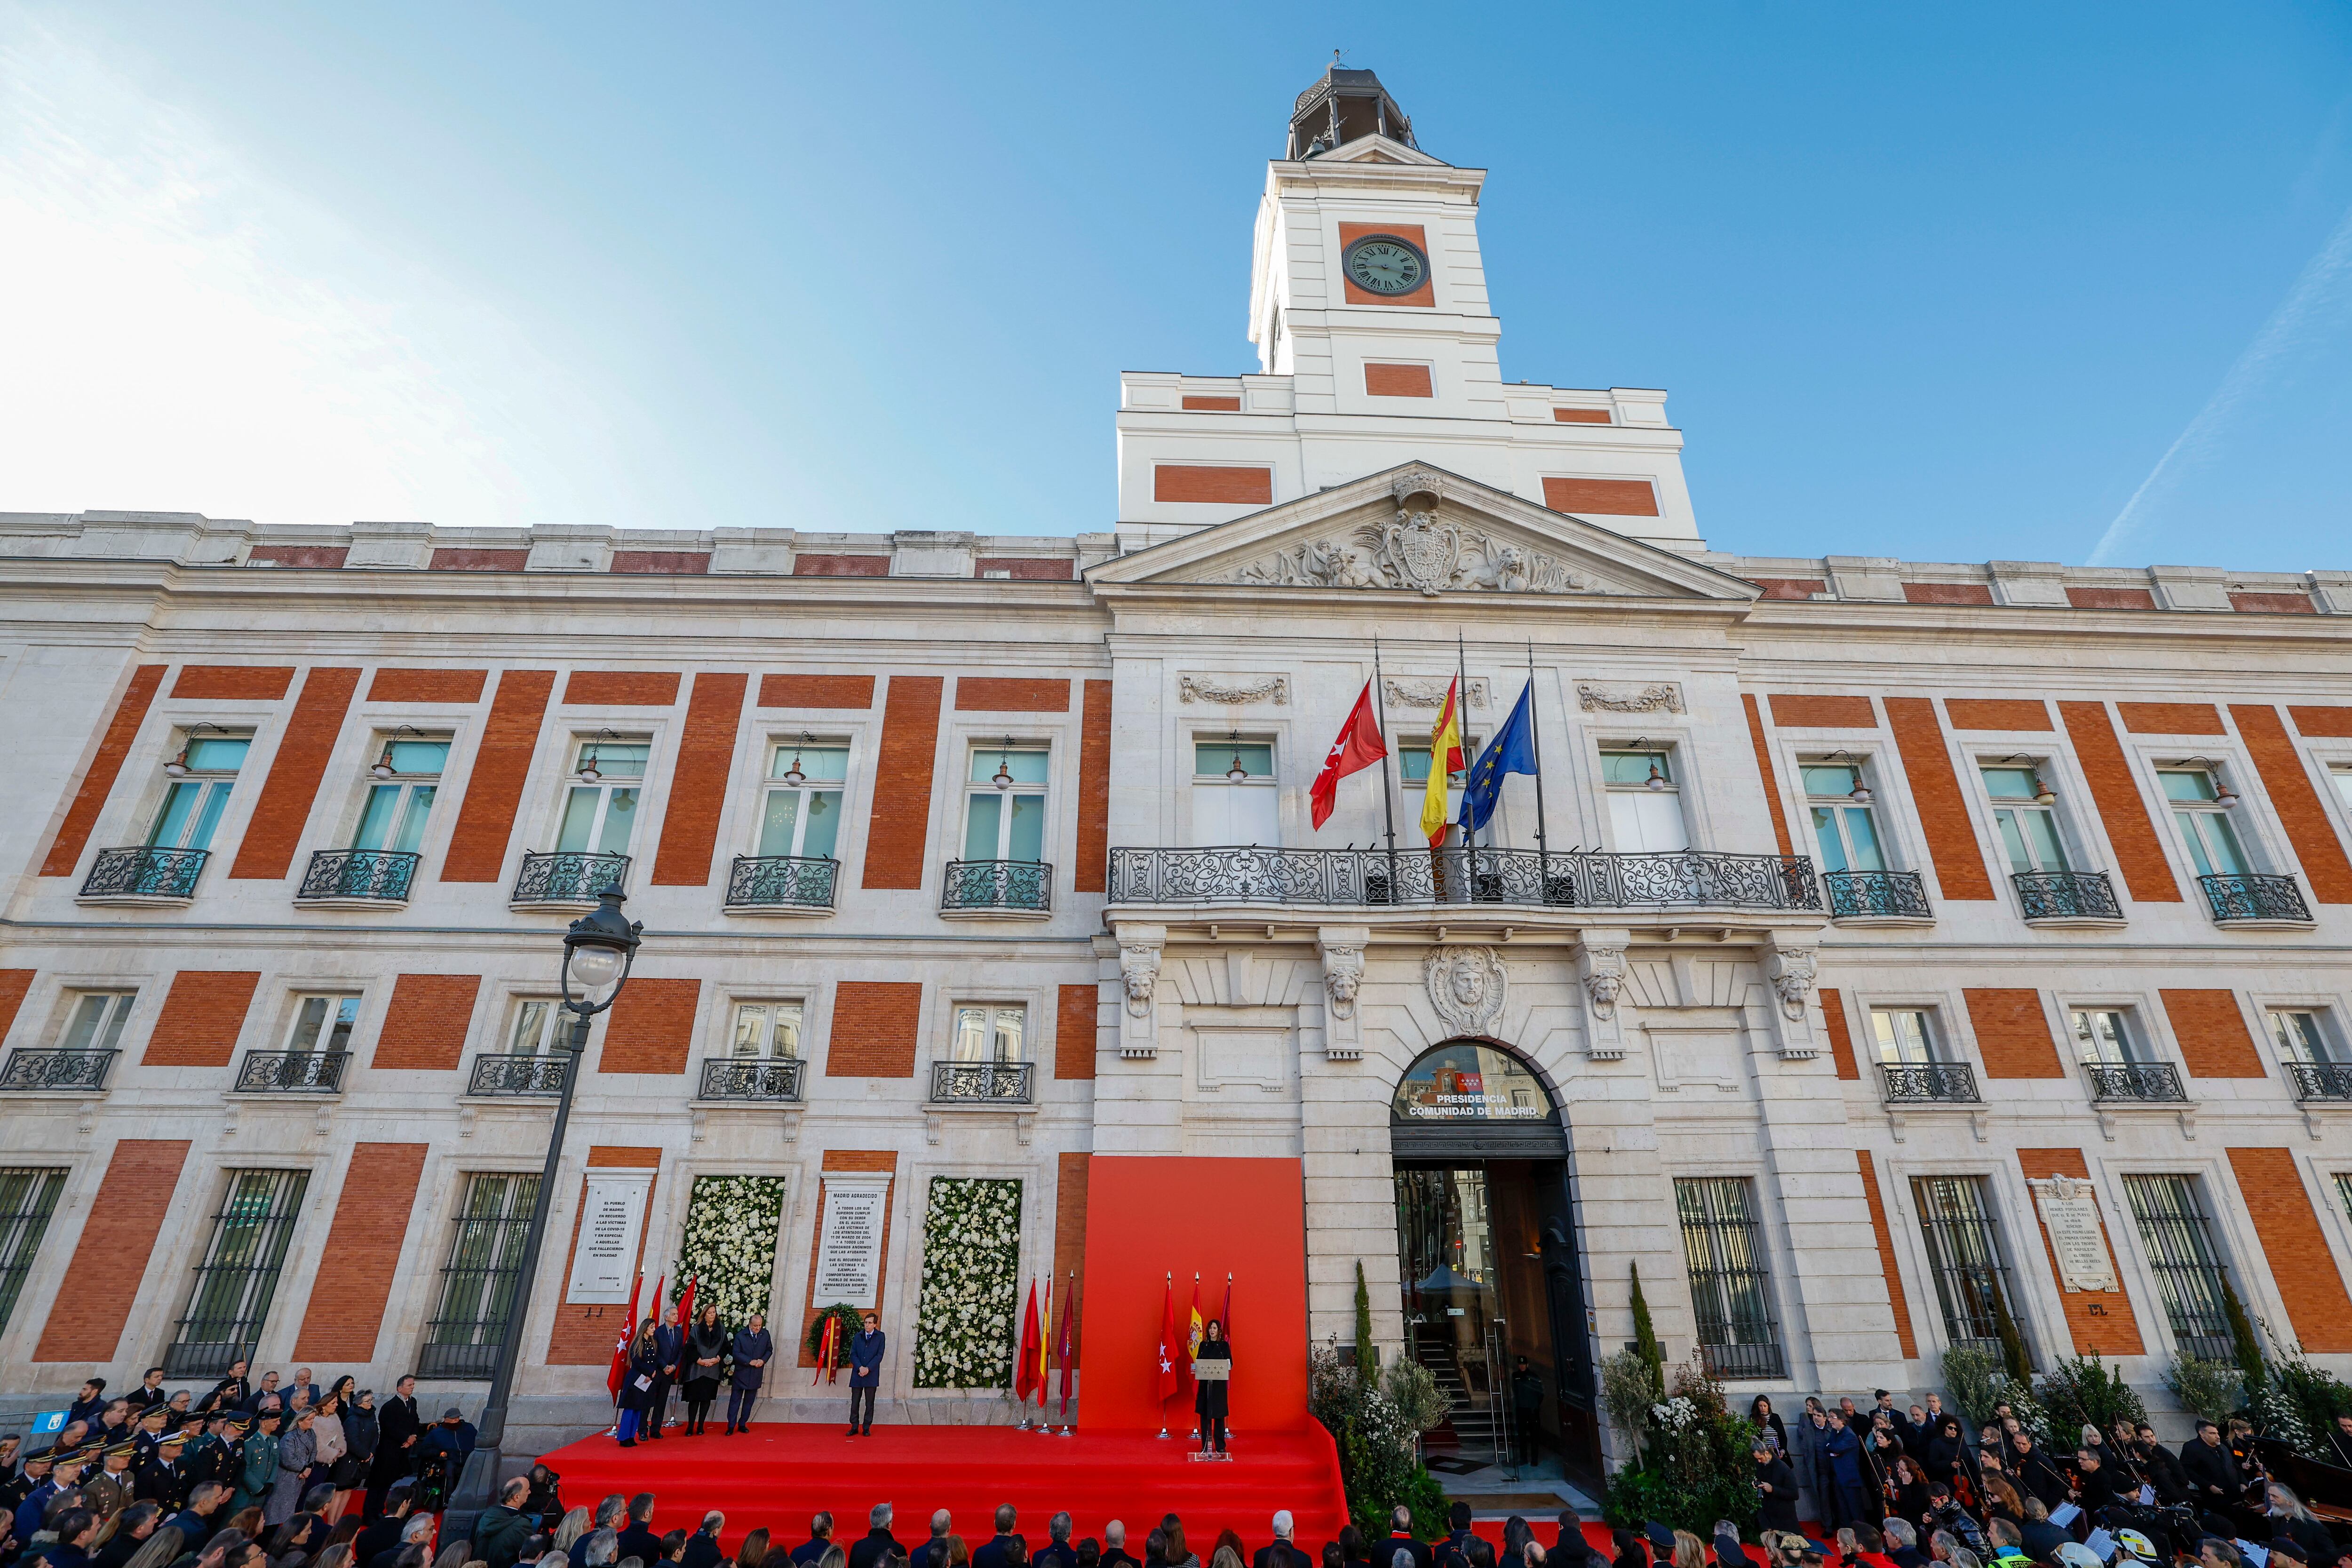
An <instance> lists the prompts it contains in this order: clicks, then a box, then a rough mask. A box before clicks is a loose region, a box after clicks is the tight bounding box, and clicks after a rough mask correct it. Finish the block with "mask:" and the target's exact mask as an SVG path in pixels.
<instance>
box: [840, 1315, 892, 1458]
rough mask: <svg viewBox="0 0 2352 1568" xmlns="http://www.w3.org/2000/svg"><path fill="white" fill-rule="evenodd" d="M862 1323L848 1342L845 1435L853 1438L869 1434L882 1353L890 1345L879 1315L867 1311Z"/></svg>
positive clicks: (872, 1422) (877, 1389) (872, 1425)
mask: <svg viewBox="0 0 2352 1568" xmlns="http://www.w3.org/2000/svg"><path fill="white" fill-rule="evenodd" d="M865 1323H866V1328H865V1331H863V1332H861V1333H859V1334H857V1335H856V1336H855V1337H854V1338H852V1339H851V1340H850V1342H849V1435H850V1436H853V1437H858V1436H870V1435H871V1434H872V1432H873V1430H874V1396H875V1394H877V1393H878V1392H879V1391H880V1389H881V1387H882V1352H884V1351H885V1350H887V1349H888V1348H889V1344H890V1342H889V1340H888V1339H887V1337H885V1335H884V1334H883V1332H882V1320H881V1319H880V1318H879V1317H877V1316H876V1315H875V1314H874V1313H872V1312H868V1313H866V1318H865ZM860 1400H863V1401H864V1402H865V1404H864V1405H863V1408H864V1410H865V1412H866V1417H865V1421H864V1423H863V1424H862V1425H861V1424H860V1422H859V1420H858V1415H857V1413H858V1410H859V1409H860V1408H861V1406H860V1405H859V1403H858V1402H859V1401H860Z"/></svg>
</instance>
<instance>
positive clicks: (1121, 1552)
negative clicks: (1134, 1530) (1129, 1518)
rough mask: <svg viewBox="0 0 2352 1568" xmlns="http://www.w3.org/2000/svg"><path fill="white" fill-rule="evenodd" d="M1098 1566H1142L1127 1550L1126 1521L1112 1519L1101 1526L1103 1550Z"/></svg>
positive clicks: (1110, 1567) (1103, 1567) (1124, 1567)
mask: <svg viewBox="0 0 2352 1568" xmlns="http://www.w3.org/2000/svg"><path fill="white" fill-rule="evenodd" d="M1100 1568H1143V1565H1142V1564H1141V1563H1138V1562H1137V1561H1136V1560H1135V1559H1134V1558H1133V1557H1131V1556H1129V1554H1128V1550H1127V1523H1126V1521H1124V1520H1117V1519H1114V1520H1112V1521H1110V1522H1109V1523H1108V1524H1107V1525H1105V1526H1103V1552H1102V1563H1101V1564H1100Z"/></svg>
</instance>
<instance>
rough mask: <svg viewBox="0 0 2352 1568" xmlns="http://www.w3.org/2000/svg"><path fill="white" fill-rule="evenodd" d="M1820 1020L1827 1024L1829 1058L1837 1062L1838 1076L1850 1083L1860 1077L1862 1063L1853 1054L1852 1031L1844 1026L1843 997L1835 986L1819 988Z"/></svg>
mask: <svg viewBox="0 0 2352 1568" xmlns="http://www.w3.org/2000/svg"><path fill="white" fill-rule="evenodd" d="M1821 998H1822V1022H1823V1023H1825V1024H1827V1025H1828V1026H1829V1031H1830V1059H1831V1060H1832V1061H1833V1062H1835V1063H1836V1064H1837V1075H1838V1077H1840V1078H1842V1079H1845V1080H1846V1081H1847V1082H1849V1083H1852V1082H1855V1081H1858V1080H1859V1079H1861V1077H1862V1064H1861V1063H1860V1062H1859V1061H1857V1060H1856V1059H1855V1058H1854V1054H1853V1031H1852V1030H1851V1029H1849V1028H1848V1027H1847V1026H1846V1021H1845V997H1844V996H1843V995H1842V994H1840V993H1839V992H1838V991H1837V989H1836V988H1835V987H1833V986H1829V985H1824V986H1822V988H1821Z"/></svg>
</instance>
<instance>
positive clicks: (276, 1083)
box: [233, 1051, 352, 1094]
mask: <svg viewBox="0 0 2352 1568" xmlns="http://www.w3.org/2000/svg"><path fill="white" fill-rule="evenodd" d="M351 1059H352V1054H351V1052H349V1051H247V1052H246V1053H245V1060H244V1061H243V1062H241V1063H239V1064H238V1066H237V1069H236V1089H235V1090H234V1091H233V1092H235V1093H237V1094H341V1092H342V1091H343V1068H346V1067H347V1066H349V1065H350V1064H351Z"/></svg>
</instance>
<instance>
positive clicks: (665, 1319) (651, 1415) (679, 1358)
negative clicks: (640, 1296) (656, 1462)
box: [645, 1307, 686, 1442]
mask: <svg viewBox="0 0 2352 1568" xmlns="http://www.w3.org/2000/svg"><path fill="white" fill-rule="evenodd" d="M654 1349H655V1350H656V1352H659V1353H660V1356H661V1373H660V1375H658V1376H656V1378H655V1379H654V1386H653V1394H652V1397H653V1405H652V1406H651V1407H650V1408H649V1409H648V1410H647V1411H646V1428H647V1430H646V1434H645V1435H646V1436H647V1437H649V1438H651V1439H653V1440H654V1441H656V1442H659V1441H660V1440H661V1435H662V1426H663V1424H664V1423H666V1422H667V1421H668V1420H669V1391H670V1388H671V1386H672V1385H673V1384H676V1383H677V1375H678V1372H679V1370H680V1368H681V1366H682V1364H683V1363H684V1362H685V1361H686V1330H685V1328H684V1326H682V1325H681V1324H680V1323H679V1322H678V1321H677V1308H676V1307H664V1308H663V1309H662V1311H661V1327H659V1328H657V1329H656V1330H655V1331H654Z"/></svg>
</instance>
